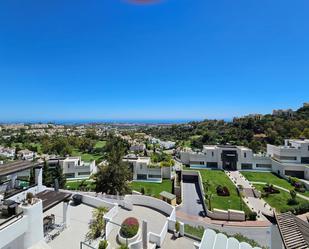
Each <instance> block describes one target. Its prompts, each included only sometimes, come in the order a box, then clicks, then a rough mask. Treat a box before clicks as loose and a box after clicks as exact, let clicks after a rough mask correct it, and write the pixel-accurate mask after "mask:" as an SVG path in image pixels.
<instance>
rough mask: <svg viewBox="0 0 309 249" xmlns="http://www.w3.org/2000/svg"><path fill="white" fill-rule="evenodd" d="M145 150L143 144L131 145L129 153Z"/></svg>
mask: <svg viewBox="0 0 309 249" xmlns="http://www.w3.org/2000/svg"><path fill="white" fill-rule="evenodd" d="M145 149H146V146H145V144H138V143H137V144H133V145H131V146H130V151H133V152H141V151H144V150H145Z"/></svg>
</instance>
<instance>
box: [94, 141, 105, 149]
mask: <svg viewBox="0 0 309 249" xmlns="http://www.w3.org/2000/svg"><path fill="white" fill-rule="evenodd" d="M105 145H106V141H98V142H96V144H95V145H94V148H95V149H101V148H103V147H105Z"/></svg>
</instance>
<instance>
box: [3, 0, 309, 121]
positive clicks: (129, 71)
mask: <svg viewBox="0 0 309 249" xmlns="http://www.w3.org/2000/svg"><path fill="white" fill-rule="evenodd" d="M308 9H309V1H308V0H297V1H290V0H289V1H288V0H280V1H278V0H272V1H269V0H259V1H256V0H235V1H231V0H219V1H208V0H194V1H193V0H165V1H164V0H161V1H160V2H159V3H156V4H148V5H147V4H146V5H145V4H144V5H137V4H131V3H129V2H128V1H125V0H92V1H76V0H44V1H42V0H28V1H24V0H10V1H1V3H0V87H1V88H0V89H1V91H0V92H1V95H0V106H1V108H0V120H2V121H3V120H40V119H41V120H57V119H65V120H70V119H71V120H72V119H191V118H199V119H200V118H230V117H233V116H239V115H242V114H246V113H269V112H271V110H272V109H274V108H294V109H295V108H297V107H299V106H300V105H301V104H302V102H305V101H308V100H309V99H308V96H309V94H308V93H309V28H308V26H309V15H308Z"/></svg>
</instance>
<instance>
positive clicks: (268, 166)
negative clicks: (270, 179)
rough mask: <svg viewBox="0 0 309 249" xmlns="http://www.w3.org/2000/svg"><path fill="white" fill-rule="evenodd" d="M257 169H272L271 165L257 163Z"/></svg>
mask: <svg viewBox="0 0 309 249" xmlns="http://www.w3.org/2000/svg"><path fill="white" fill-rule="evenodd" d="M256 167H257V168H268V169H270V168H271V164H263V163H257V164H256Z"/></svg>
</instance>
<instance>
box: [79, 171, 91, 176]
mask: <svg viewBox="0 0 309 249" xmlns="http://www.w3.org/2000/svg"><path fill="white" fill-rule="evenodd" d="M78 175H79V176H88V175H90V173H89V172H78Z"/></svg>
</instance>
